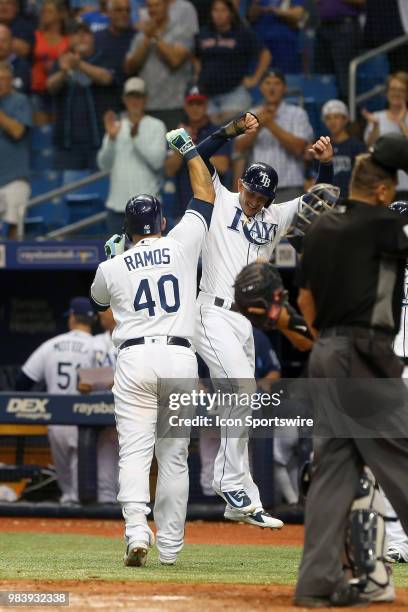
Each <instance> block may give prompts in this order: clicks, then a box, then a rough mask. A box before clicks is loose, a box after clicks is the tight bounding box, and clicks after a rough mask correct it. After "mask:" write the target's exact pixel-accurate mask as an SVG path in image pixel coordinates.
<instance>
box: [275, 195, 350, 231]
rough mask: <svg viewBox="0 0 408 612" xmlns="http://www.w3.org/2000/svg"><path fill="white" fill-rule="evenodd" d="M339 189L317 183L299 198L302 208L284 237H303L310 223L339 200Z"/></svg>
mask: <svg viewBox="0 0 408 612" xmlns="http://www.w3.org/2000/svg"><path fill="white" fill-rule="evenodd" d="M339 196H340V189H339V188H338V187H336V186H335V185H330V184H329V183H318V184H317V185H313V187H312V188H311V189H309V191H308V193H305V194H304V195H303V196H302V197H301V198H300V203H301V204H302V207H301V209H300V211H299V212H298V213H297V214H296V215H295V218H294V220H293V223H292V225H291V226H290V228H289V230H288V233H287V234H286V237H289V238H293V237H294V236H305V234H306V232H307V230H308V228H309V227H310V225H311V224H312V222H313V221H314V220H315V219H316V218H317V217H319V216H320V215H321V214H322V213H324V212H325V211H327V210H331V209H332V208H334V207H335V206H336V205H337V203H338V200H339Z"/></svg>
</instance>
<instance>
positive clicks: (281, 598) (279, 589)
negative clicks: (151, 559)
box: [0, 518, 408, 612]
mask: <svg viewBox="0 0 408 612" xmlns="http://www.w3.org/2000/svg"><path fill="white" fill-rule="evenodd" d="M0 530H1V531H7V532H13V531H15V532H21V531H23V532H37V533H38V532H44V533H68V532H71V533H79V534H87V535H100V536H109V537H114V538H116V537H122V530H123V525H122V522H121V521H98V520H75V519H73V520H66V519H47V520H45V519H35V518H24V519H17V518H1V519H0ZM302 542H303V527H302V526H300V525H288V526H286V527H285V529H283V530H282V531H271V530H265V531H263V530H260V529H258V528H256V527H251V526H250V525H235V524H233V523H205V522H201V521H197V522H193V523H188V525H187V529H186V543H188V544H212V543H217V544H252V545H254V544H259V545H260V544H263V545H265V544H274V545H275V546H276V545H281V546H284V545H292V546H294V545H301V544H302ZM17 589H18V590H19V591H21V590H32V591H42V592H44V591H47V590H49V591H54V592H55V591H68V592H69V594H70V605H69V608H68V609H69V612H76V611H80V612H82V611H83V610H92V609H100V610H108V609H109V610H110V611H111V612H115V611H116V610H149V612H191V610H197V611H198V612H201V611H204V610H211V612H212V611H215V612H218V611H227V610H228V611H231V610H233V611H234V612H258V611H261V610H262V611H268V612H288V611H289V610H300V608H295V607H293V605H292V597H293V587H290V586H284V585H273V584H270V585H242V584H233V585H232V584H214V583H212V584H175V583H146V582H143V583H128V582H124V581H123V582H122V581H121V582H105V581H93V582H90V581H89V582H76V581H72V580H66V581H60V582H57V581H49V582H47V581H45V582H44V581H41V586H40V585H39V584H38V583H36V582H30V581H1V584H0V590H2V591H6V590H17ZM51 608H52V607H51ZM9 609H10V608H3V607H1V606H0V611H3V610H4V612H6V610H9ZM25 609H27V608H26V607H25ZM31 609H32V610H34V609H35V610H37V611H41V610H44V612H45V611H46V610H50V607H47V608H45V607H44V608H43V607H39V606H36V607H35V608H34V607H32V608H31ZM61 609H63V608H61ZM365 610H367V611H369V612H374V611H377V612H383V611H384V612H385V611H386V610H391V611H392V612H406V611H407V610H408V590H406V589H398V590H397V601H396V602H395V603H394V604H383V605H381V604H376V605H374V606H369V607H367V608H365Z"/></svg>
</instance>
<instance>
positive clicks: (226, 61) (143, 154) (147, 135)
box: [0, 0, 408, 238]
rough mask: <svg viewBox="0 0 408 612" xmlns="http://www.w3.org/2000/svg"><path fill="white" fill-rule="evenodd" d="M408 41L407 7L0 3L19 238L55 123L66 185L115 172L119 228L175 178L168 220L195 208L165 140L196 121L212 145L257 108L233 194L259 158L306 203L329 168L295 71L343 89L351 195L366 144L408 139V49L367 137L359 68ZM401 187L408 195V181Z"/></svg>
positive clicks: (337, 128) (238, 154) (341, 154)
mask: <svg viewBox="0 0 408 612" xmlns="http://www.w3.org/2000/svg"><path fill="white" fill-rule="evenodd" d="M406 32H408V5H407V3H406V2H405V1H404V0H387V2H386V3H384V2H383V0H249V1H248V2H245V1H244V0H241V1H240V0H208V2H202V1H201V0H200V2H198V0H191V1H190V0H99V3H96V0H71V2H70V3H67V2H63V1H62V0H20V1H19V0H0V159H1V162H0V218H1V219H2V220H3V222H6V223H7V224H8V237H9V238H13V237H15V236H16V226H17V221H18V218H19V217H20V216H21V215H22V214H23V212H24V208H25V206H26V204H27V201H28V198H29V195H30V167H29V154H30V131H31V128H32V126H33V125H34V126H43V125H51V126H52V131H53V154H52V168H53V170H55V171H58V172H59V173H60V175H61V182H62V183H63V184H65V183H70V182H72V181H74V180H76V179H79V178H82V177H83V176H86V175H87V174H91V173H93V172H95V171H97V170H98V169H105V170H110V171H111V185H110V191H109V195H108V198H107V201H106V206H107V210H108V212H109V216H108V231H111V230H113V229H114V228H117V226H118V220H119V217H120V213H121V212H123V210H124V206H125V203H126V200H127V198H128V197H129V196H130V195H134V194H135V193H137V192H143V191H148V192H149V193H153V194H158V195H159V194H160V193H161V190H162V186H163V182H164V179H165V177H167V179H168V180H169V179H171V180H172V181H174V183H173V184H174V188H175V190H176V197H173V198H172V204H171V206H172V209H171V210H168V211H167V214H168V216H169V217H171V218H173V219H177V218H178V217H180V215H181V214H182V212H183V210H184V209H185V205H186V202H187V201H188V196H189V186H188V181H187V180H186V173H185V169H184V168H183V167H182V165H181V163H180V161H179V160H178V159H177V158H175V156H174V155H172V154H169V156H168V157H166V155H167V153H166V150H165V147H164V144H163V142H164V138H163V135H164V133H165V131H166V130H169V129H174V128H176V127H178V126H180V125H184V126H186V128H187V129H188V130H189V131H190V132H191V134H192V135H193V138H194V140H195V141H198V140H200V139H201V138H203V137H205V136H206V135H208V134H209V133H210V131H211V130H212V129H214V127H215V125H217V124H219V123H221V122H224V121H226V120H228V119H229V118H231V117H233V116H236V115H238V114H240V113H242V112H243V111H245V110H248V109H252V110H253V112H255V113H256V114H257V115H258V116H259V118H260V120H261V125H262V129H261V130H260V132H259V133H258V134H257V135H256V136H254V137H252V136H251V137H244V138H242V139H238V140H237V142H236V146H235V147H234V150H232V149H231V148H228V147H227V148H225V150H223V151H222V152H221V153H220V155H218V156H217V158H216V159H215V160H214V163H215V165H216V167H217V169H218V171H219V172H220V173H222V174H224V175H226V176H225V177H224V178H225V180H227V182H228V181H229V182H230V183H232V184H234V182H235V177H236V176H238V175H239V174H240V173H241V171H242V166H243V165H245V164H246V163H247V162H248V161H249V160H252V159H256V160H257V161H265V162H267V163H270V164H272V165H273V166H274V167H275V168H276V170H277V172H278V175H279V179H280V189H279V193H278V198H279V200H280V201H283V200H286V199H288V198H291V197H294V196H295V195H298V194H299V193H301V192H302V191H303V190H304V188H305V181H306V184H307V180H308V178H309V179H310V177H312V176H313V172H314V169H313V167H311V166H309V163H308V160H307V158H306V157H305V151H306V149H307V145H308V144H309V143H310V141H312V140H313V138H315V137H317V136H318V135H320V134H318V133H316V121H314V122H313V121H312V119H311V117H310V113H309V114H308V112H307V110H308V109H307V108H306V109H304V108H302V107H301V105H296V104H295V103H296V102H298V101H299V100H298V99H294V98H293V97H292V98H291V99H290V100H289V102H290V103H288V101H286V100H285V97H286V96H287V95H288V94H290V87H289V85H288V84H287V83H288V79H287V77H288V75H289V76H292V75H296V74H310V73H312V74H314V73H316V74H331V75H334V77H335V79H336V86H337V92H338V95H337V98H338V100H337V101H336V102H331V104H329V105H326V106H325V108H324V110H323V112H322V115H321V122H320V125H319V128H320V127H321V126H322V125H324V126H325V129H326V131H327V133H330V134H331V135H332V138H333V141H334V143H335V146H336V149H337V151H336V153H337V161H336V180H337V179H338V181H339V186H340V187H341V189H342V193H343V194H345V193H346V191H347V182H348V176H349V172H350V170H351V167H352V163H353V159H354V157H355V155H356V154H358V153H359V152H360V151H362V150H364V146H365V145H364V142H363V141H365V143H366V144H367V145H370V144H372V143H373V142H374V140H375V139H376V138H377V137H378V136H379V135H380V134H382V133H384V132H386V131H390V130H399V131H403V132H404V133H407V129H408V127H407V126H408V119H407V86H408V75H407V71H408V52H407V49H408V46H403V47H400V48H398V49H396V50H391V51H390V53H389V54H388V61H389V66H390V71H391V72H392V74H393V76H391V77H389V78H388V80H387V83H386V86H387V91H386V97H387V103H388V104H387V109H386V110H379V111H378V112H373V109H372V108H369V109H368V110H367V109H362V111H363V112H362V115H363V118H364V122H365V124H366V127H365V132H364V129H363V128H364V126H362V127H361V129H360V140H357V139H356V137H355V135H353V136H351V131H350V129H349V128H350V126H349V125H348V109H347V106H346V103H347V101H348V100H347V98H348V68H349V63H350V61H351V59H353V58H354V57H356V56H357V55H358V54H359V53H361V52H363V51H364V50H365V49H367V48H372V47H375V46H378V45H379V44H382V43H384V42H387V41H389V40H392V39H393V38H396V37H398V36H401V35H403V34H404V33H406ZM310 40H314V44H313V45H310ZM308 41H309V42H308ZM385 78H386V75H384V79H383V80H384V81H385ZM192 88H195V89H194V91H195V92H196V93H193V94H192V93H191V91H192ZM325 102H329V100H325ZM384 106H385V101H384ZM34 129H38V128H35V127H34ZM353 134H354V132H353ZM399 190H400V192H401V193H403V192H406V191H408V178H407V177H406V175H405V176H401V177H400V185H399Z"/></svg>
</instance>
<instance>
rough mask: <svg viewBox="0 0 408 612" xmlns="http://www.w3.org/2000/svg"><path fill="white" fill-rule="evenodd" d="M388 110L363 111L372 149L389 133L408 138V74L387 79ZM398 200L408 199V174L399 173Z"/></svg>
mask: <svg viewBox="0 0 408 612" xmlns="http://www.w3.org/2000/svg"><path fill="white" fill-rule="evenodd" d="M387 101H388V108H387V109H386V110H383V111H378V112H375V113H369V112H368V111H367V110H363V113H362V114H363V117H364V118H365V119H366V121H367V127H366V130H365V134H364V139H365V141H366V144H367V146H368V147H371V146H372V145H373V144H374V143H375V141H376V140H377V138H379V136H382V135H383V134H387V133H389V132H400V133H402V134H405V136H408V112H407V110H408V109H407V103H408V73H407V72H395V73H394V74H391V75H390V76H389V77H388V79H387ZM396 199H397V200H407V199H408V174H407V173H406V172H403V171H402V170H399V171H398V187H397V196H396Z"/></svg>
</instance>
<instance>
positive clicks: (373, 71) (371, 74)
mask: <svg viewBox="0 0 408 612" xmlns="http://www.w3.org/2000/svg"><path fill="white" fill-rule="evenodd" d="M389 72H390V66H389V63H388V59H387V56H386V55H384V54H382V55H378V56H377V57H374V58H372V59H371V60H369V61H368V62H364V64H361V66H359V68H358V73H357V94H362V93H365V92H366V91H370V89H373V88H374V87H375V86H376V85H383V84H385V81H386V79H387V76H388V74H389ZM386 104H387V100H386V98H385V95H383V94H379V95H377V96H374V97H373V98H370V99H369V100H367V101H366V102H364V103H363V104H362V105H361V107H364V108H367V109H368V110H369V111H370V112H373V111H376V110H382V109H383V108H384V107H385V106H386Z"/></svg>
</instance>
